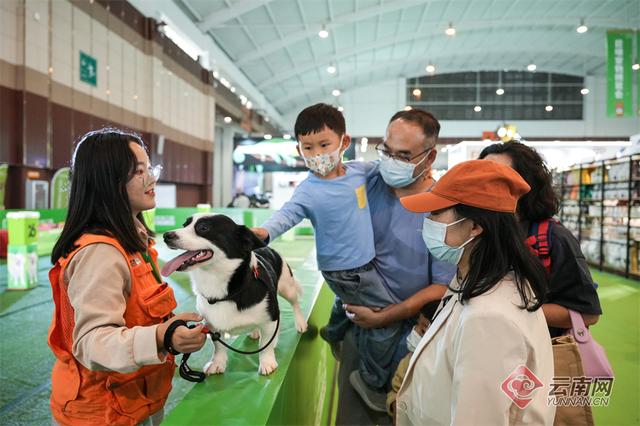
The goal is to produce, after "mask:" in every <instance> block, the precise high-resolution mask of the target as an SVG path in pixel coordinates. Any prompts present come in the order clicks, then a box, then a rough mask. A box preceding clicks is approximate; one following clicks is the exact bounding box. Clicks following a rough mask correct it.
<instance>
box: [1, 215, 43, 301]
mask: <svg viewBox="0 0 640 426" xmlns="http://www.w3.org/2000/svg"><path fill="white" fill-rule="evenodd" d="M39 218H40V213H38V212H26V211H23V212H10V213H7V225H8V230H9V246H8V247H7V252H8V253H7V269H8V271H9V283H8V286H7V290H29V289H32V288H34V287H36V286H37V285H38V219H39Z"/></svg>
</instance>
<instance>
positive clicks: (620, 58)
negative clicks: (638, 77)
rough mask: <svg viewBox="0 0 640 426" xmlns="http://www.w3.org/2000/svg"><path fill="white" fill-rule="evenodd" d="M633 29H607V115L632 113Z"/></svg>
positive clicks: (623, 115) (624, 115)
mask: <svg viewBox="0 0 640 426" xmlns="http://www.w3.org/2000/svg"><path fill="white" fill-rule="evenodd" d="M632 54H633V31H629V30H627V31H624V30H622V31H607V117H630V116H632V115H633V96H632V86H633V83H632V77H633V74H632V69H631V56H632Z"/></svg>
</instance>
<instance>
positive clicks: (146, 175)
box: [135, 164, 163, 186]
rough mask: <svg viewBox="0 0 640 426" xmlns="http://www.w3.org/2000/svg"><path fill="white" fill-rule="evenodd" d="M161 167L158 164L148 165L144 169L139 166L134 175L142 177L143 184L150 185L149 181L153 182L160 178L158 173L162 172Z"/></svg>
mask: <svg viewBox="0 0 640 426" xmlns="http://www.w3.org/2000/svg"><path fill="white" fill-rule="evenodd" d="M162 170H163V167H162V165H160V164H158V165H156V166H148V167H147V168H146V169H143V168H140V169H137V170H136V173H135V176H141V177H142V184H143V185H144V186H147V185H150V184H151V183H155V182H157V181H158V179H160V175H161V174H162Z"/></svg>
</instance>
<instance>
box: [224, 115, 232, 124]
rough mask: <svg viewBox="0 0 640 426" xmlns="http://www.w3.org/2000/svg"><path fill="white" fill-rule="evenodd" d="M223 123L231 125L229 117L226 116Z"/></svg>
mask: <svg viewBox="0 0 640 426" xmlns="http://www.w3.org/2000/svg"><path fill="white" fill-rule="evenodd" d="M224 122H225V123H227V124H229V123H231V117H229V116H228V115H227V116H226V117H225V118H224Z"/></svg>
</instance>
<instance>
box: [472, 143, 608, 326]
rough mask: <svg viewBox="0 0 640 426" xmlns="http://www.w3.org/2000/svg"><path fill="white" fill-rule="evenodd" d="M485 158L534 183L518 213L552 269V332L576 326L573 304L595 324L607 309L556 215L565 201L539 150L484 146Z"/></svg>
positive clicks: (548, 311) (548, 314)
mask: <svg viewBox="0 0 640 426" xmlns="http://www.w3.org/2000/svg"><path fill="white" fill-rule="evenodd" d="M480 159H485V160H492V161H496V162H498V163H502V164H505V165H507V166H509V167H511V168H513V169H514V170H515V171H516V172H518V173H519V174H520V176H522V177H523V178H524V180H525V181H527V183H528V184H529V186H530V187H531V191H530V192H529V193H528V194H526V195H524V196H523V197H522V198H521V199H520V201H519V202H518V209H517V214H518V217H519V219H520V224H521V227H522V229H523V231H524V232H525V234H526V237H527V241H528V242H529V244H530V245H531V246H532V248H533V249H534V251H535V252H537V253H538V257H539V258H540V260H541V261H542V262H543V264H544V265H545V267H546V268H547V271H548V276H549V294H548V295H547V299H546V301H545V304H544V305H543V306H542V310H543V311H544V315H545V318H546V320H547V324H548V325H549V332H550V333H551V337H557V336H560V335H562V334H563V333H564V332H565V331H566V330H567V329H568V328H571V318H570V315H569V309H571V310H573V311H576V312H579V313H580V314H582V318H583V319H584V322H585V324H586V325H587V326H588V325H593V324H595V323H596V322H597V321H598V318H599V317H600V315H601V314H602V309H601V307H600V299H599V298H598V293H597V292H596V286H595V285H594V283H593V279H592V278H591V273H590V272H589V267H588V266H587V262H586V260H585V258H584V255H583V254H582V250H581V249H580V244H579V243H578V240H576V238H575V237H574V236H573V234H572V233H571V232H570V231H569V230H568V229H567V228H565V227H564V226H562V224H560V222H558V221H556V220H554V219H553V216H554V215H556V214H557V213H558V208H559V206H560V200H559V199H558V196H557V195H556V193H555V192H554V190H553V183H552V178H551V172H549V169H548V168H547V166H546V164H545V163H544V160H543V159H542V157H541V156H540V154H538V153H537V152H536V151H535V150H534V149H533V148H531V147H528V146H526V145H524V144H522V143H518V142H509V143H496V144H493V145H489V146H487V147H486V148H484V149H483V150H482V152H481V153H480ZM541 245H542V246H541Z"/></svg>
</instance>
